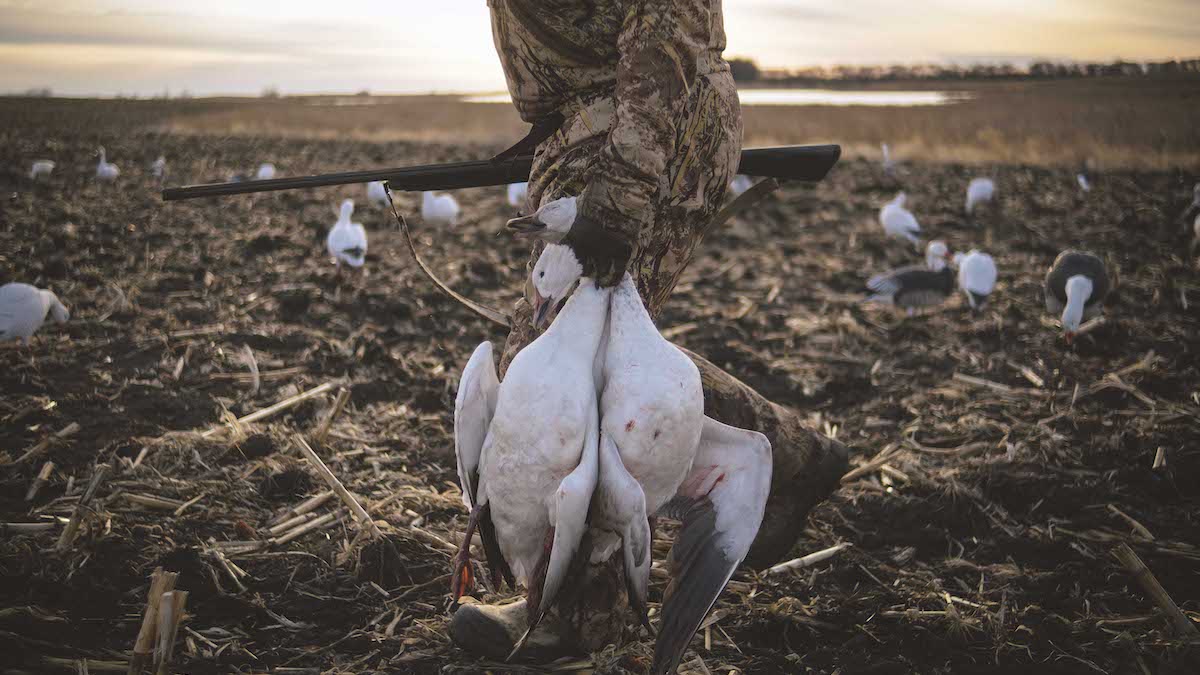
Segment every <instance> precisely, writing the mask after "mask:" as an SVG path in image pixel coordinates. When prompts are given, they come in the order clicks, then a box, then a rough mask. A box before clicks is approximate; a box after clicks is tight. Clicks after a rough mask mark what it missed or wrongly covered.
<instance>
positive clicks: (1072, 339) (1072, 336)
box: [1063, 331, 1075, 345]
mask: <svg viewBox="0 0 1200 675" xmlns="http://www.w3.org/2000/svg"><path fill="white" fill-rule="evenodd" d="M1063 337H1065V338H1066V339H1067V344H1069V345H1071V344H1075V334H1074V333H1072V332H1069V331H1068V332H1067V333H1065V334H1063Z"/></svg>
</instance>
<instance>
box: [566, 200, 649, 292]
mask: <svg viewBox="0 0 1200 675" xmlns="http://www.w3.org/2000/svg"><path fill="white" fill-rule="evenodd" d="M562 243H563V244H566V245H567V246H570V247H571V250H572V251H574V252H575V257H576V258H579V263H580V264H581V265H583V274H584V276H588V277H591V278H593V279H595V280H596V283H598V284H599V285H600V286H603V287H609V286H616V285H617V284H618V283H620V281H621V277H622V276H624V274H625V268H626V267H628V266H629V258H630V256H631V255H632V254H633V246H632V245H631V244H630V243H629V242H628V241H626V240H625V238H624V237H622V236H621V235H620V234H619V233H617V232H614V231H612V230H607V229H605V228H604V226H603V225H601V224H600V223H599V222H597V221H595V220H593V219H591V218H588V217H587V216H585V215H584V214H582V213H580V214H579V215H577V216H576V218H575V223H574V224H573V225H572V226H571V229H570V231H569V232H567V234H566V236H565V237H563V240H562Z"/></svg>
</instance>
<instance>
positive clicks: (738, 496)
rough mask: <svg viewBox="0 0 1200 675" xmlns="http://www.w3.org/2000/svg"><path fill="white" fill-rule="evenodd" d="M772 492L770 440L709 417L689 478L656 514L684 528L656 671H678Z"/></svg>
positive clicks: (672, 565)
mask: <svg viewBox="0 0 1200 675" xmlns="http://www.w3.org/2000/svg"><path fill="white" fill-rule="evenodd" d="M770 489H771V443H770V442H769V441H768V440H767V437H766V436H763V435H762V434H760V433H758V432H755V431H747V430H745V429H738V428H736V427H731V426H729V425H726V424H722V423H720V422H718V421H716V420H714V419H712V418H710V417H705V418H704V427H703V430H702V432H701V434H700V446H699V448H697V451H696V459H695V462H694V463H693V464H692V470H691V473H689V474H688V476H687V478H685V479H684V481H683V484H682V485H680V487H679V491H678V492H677V493H676V495H675V498H674V499H672V500H671V501H670V502H668V503H667V505H666V506H664V507H663V508H662V509H661V510H660V511H659V513H660V514H662V515H666V516H671V517H678V518H680V519H681V520H682V521H683V527H682V528H681V529H680V530H679V534H678V535H676V537H675V545H674V546H673V547H672V548H671V555H670V558H669V559H668V561H669V569H670V573H671V582H670V585H669V586H668V587H667V590H666V592H665V593H664V598H663V605H662V617H663V618H662V624H661V625H660V627H659V637H658V642H657V643H656V644H655V646H654V665H653V667H652V668H651V671H650V672H652V673H654V674H655V675H661V674H665V673H673V672H675V669H676V667H678V665H679V660H680V659H681V658H682V657H683V653H684V651H686V650H687V646H688V643H689V642H691V639H692V636H693V635H694V634H695V633H696V630H697V629H698V628H699V627H700V622H701V621H703V620H704V617H705V615H706V614H708V611H709V610H710V609H712V606H713V604H714V603H715V602H716V600H717V596H718V595H720V594H721V591H722V590H723V589H724V588H725V584H726V583H728V582H729V578H730V577H731V576H733V571H734V569H735V568H737V566H738V565H739V564H741V562H742V559H743V558H745V557H746V553H747V552H748V551H749V550H750V544H751V543H752V542H753V541H754V537H755V535H756V534H757V533H758V527H759V525H760V524H761V523H762V517H763V510H764V509H765V508H766V503H767V495H768V493H769V492H770Z"/></svg>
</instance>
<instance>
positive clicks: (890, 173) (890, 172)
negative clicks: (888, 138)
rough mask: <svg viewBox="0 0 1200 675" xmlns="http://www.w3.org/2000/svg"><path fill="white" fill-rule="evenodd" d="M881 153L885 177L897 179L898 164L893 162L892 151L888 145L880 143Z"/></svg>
mask: <svg viewBox="0 0 1200 675" xmlns="http://www.w3.org/2000/svg"><path fill="white" fill-rule="evenodd" d="M879 151H880V153H881V154H882V155H883V175H885V176H887V177H888V178H895V177H896V162H895V161H893V160H892V149H891V148H889V147H888V144H887V143H880V144H879Z"/></svg>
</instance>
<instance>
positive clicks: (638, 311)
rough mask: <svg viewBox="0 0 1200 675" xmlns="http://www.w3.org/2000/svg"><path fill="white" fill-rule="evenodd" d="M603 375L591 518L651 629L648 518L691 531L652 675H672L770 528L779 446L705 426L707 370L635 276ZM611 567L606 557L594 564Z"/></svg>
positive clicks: (612, 329) (624, 287)
mask: <svg viewBox="0 0 1200 675" xmlns="http://www.w3.org/2000/svg"><path fill="white" fill-rule="evenodd" d="M602 373H603V378H602V379H603V392H602V394H601V398H600V439H601V446H600V483H599V486H598V487H597V499H596V503H595V504H594V505H593V519H594V524H595V526H596V527H597V528H599V529H602V530H608V531H609V532H611V533H612V534H613V535H615V536H616V537H618V538H619V540H620V550H621V552H622V557H623V560H624V563H625V574H626V582H627V586H628V588H629V593H630V601H631V602H632V604H633V606H634V608H635V611H637V612H638V615H639V617H641V618H642V621H643V622H644V623H648V622H647V620H646V619H645V616H646V614H645V611H646V589H647V586H648V584H649V580H650V562H651V561H650V559H651V551H650V543H651V540H650V537H651V532H650V528H649V525H648V524H647V520H646V517H647V515H648V514H649V515H656V514H661V515H665V516H668V517H671V518H675V519H678V520H680V521H682V522H683V528H682V530H681V531H680V533H679V535H678V536H677V537H676V540H675V545H674V547H673V548H672V549H671V553H670V558H669V561H668V564H667V568H668V569H669V570H671V572H672V581H671V584H670V588H671V590H670V591H669V593H668V595H667V597H666V599H665V600H664V604H663V608H662V613H661V616H662V624H661V630H660V632H659V636H658V640H657V643H656V644H655V650H654V654H655V655H654V665H653V667H652V668H651V672H653V673H670V672H674V670H675V668H676V666H677V665H678V663H679V659H680V658H681V657H682V656H683V652H684V651H685V650H686V649H687V645H688V643H689V642H690V641H691V638H692V636H693V635H694V634H695V633H696V630H697V629H698V628H699V626H700V623H701V622H702V621H703V620H704V617H705V616H706V615H707V614H708V612H709V610H710V609H711V608H712V605H713V603H715V602H716V599H717V597H718V596H719V595H720V594H721V591H722V590H724V588H725V585H726V583H728V581H729V578H730V577H731V576H732V575H733V572H734V570H735V569H736V568H737V566H738V565H740V564H741V562H742V560H743V559H744V558H745V556H746V553H747V552H748V551H749V550H750V544H751V542H753V541H754V536H755V535H756V534H757V532H758V527H759V525H760V524H761V523H762V517H763V510H764V509H765V507H766V501H767V493H768V492H769V490H770V485H771V445H770V443H769V442H768V441H767V439H766V437H765V436H763V435H762V434H759V433H757V432H753V431H745V430H742V429H735V428H733V427H729V426H726V425H724V424H721V423H719V422H717V421H715V420H712V419H710V418H707V417H705V416H704V392H703V389H702V387H701V384H700V372H699V371H698V370H697V369H696V366H695V364H694V363H692V360H691V359H689V358H688V357H687V356H686V355H684V353H683V352H681V351H679V349H677V348H676V347H675V346H674V345H672V344H671V343H670V342H668V341H667V340H666V339H664V338H663V337H662V334H661V333H659V332H658V329H657V328H656V327H655V326H654V322H653V321H652V320H651V319H650V315H649V313H647V312H646V308H645V305H643V303H642V299H641V296H640V295H639V294H638V290H637V287H636V286H635V285H634V282H633V279H632V277H630V276H629V275H628V274H626V275H625V277H624V279H623V280H622V281H621V283H620V284H619V285H618V286H617V287H616V288H615V289H614V290H613V295H612V300H611V301H610V306H609V322H608V340H607V345H605V357H604V364H603V369H602ZM609 548H610V549H612V548H615V547H613V546H609ZM603 559H604V550H603V547H601V548H598V549H597V551H596V555H595V556H593V560H594V561H599V560H603Z"/></svg>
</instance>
